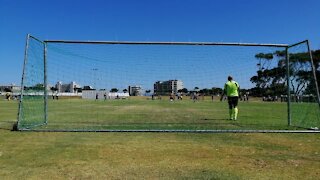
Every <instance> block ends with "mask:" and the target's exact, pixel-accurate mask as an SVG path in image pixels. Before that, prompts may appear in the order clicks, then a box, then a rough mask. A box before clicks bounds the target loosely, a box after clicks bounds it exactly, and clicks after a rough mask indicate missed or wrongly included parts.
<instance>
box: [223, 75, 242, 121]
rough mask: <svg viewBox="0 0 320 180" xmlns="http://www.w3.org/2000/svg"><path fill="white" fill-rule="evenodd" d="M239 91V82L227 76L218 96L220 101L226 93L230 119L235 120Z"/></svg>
mask: <svg viewBox="0 0 320 180" xmlns="http://www.w3.org/2000/svg"><path fill="white" fill-rule="evenodd" d="M239 91H240V86H239V84H238V83H237V82H236V81H234V80H233V78H232V77H231V76H228V81H227V82H226V84H225V85H224V90H223V94H222V96H221V98H220V101H222V99H223V96H224V95H227V97H228V104H229V116H230V120H237V116H238V101H239Z"/></svg>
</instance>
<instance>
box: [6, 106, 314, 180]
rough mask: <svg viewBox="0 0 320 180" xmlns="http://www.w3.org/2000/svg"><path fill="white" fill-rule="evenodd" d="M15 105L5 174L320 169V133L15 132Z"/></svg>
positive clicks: (235, 175) (272, 174)
mask: <svg viewBox="0 0 320 180" xmlns="http://www.w3.org/2000/svg"><path fill="white" fill-rule="evenodd" d="M61 102H62V101H61ZM57 103H58V102H57ZM97 103H100V102H97ZM114 103H116V104H117V103H121V102H114ZM217 105H219V104H217ZM221 106H222V107H223V108H225V107H226V105H225V104H221ZM244 107H245V106H244V105H243V104H241V109H242V111H243V109H244ZM17 108H18V105H17V102H15V101H10V102H7V101H0V113H1V114H0V177H1V178H0V179H318V178H319V176H320V169H319V167H320V148H319V147H320V135H319V134H259V133H256V134H255V133H253V134H233V133H224V134H193V133H52V132H12V131H10V128H11V126H12V124H13V123H14V121H15V120H16V114H17ZM242 113H244V112H242Z"/></svg>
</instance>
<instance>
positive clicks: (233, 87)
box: [224, 81, 239, 97]
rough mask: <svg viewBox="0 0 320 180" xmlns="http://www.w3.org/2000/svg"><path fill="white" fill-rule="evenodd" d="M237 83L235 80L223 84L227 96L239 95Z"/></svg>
mask: <svg viewBox="0 0 320 180" xmlns="http://www.w3.org/2000/svg"><path fill="white" fill-rule="evenodd" d="M238 90H239V84H238V83H237V82H235V81H228V82H227V83H226V84H225V85H224V92H225V93H226V94H227V96H229V97H235V96H239V92H238Z"/></svg>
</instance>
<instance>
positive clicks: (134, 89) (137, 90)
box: [128, 85, 142, 96]
mask: <svg viewBox="0 0 320 180" xmlns="http://www.w3.org/2000/svg"><path fill="white" fill-rule="evenodd" d="M128 91H129V95H130V96H141V95H142V87H141V86H138V85H135V86H129V87H128Z"/></svg>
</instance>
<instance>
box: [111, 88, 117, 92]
mask: <svg viewBox="0 0 320 180" xmlns="http://www.w3.org/2000/svg"><path fill="white" fill-rule="evenodd" d="M118 91H119V90H118V89H117V88H112V89H111V90H110V92H118Z"/></svg>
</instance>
